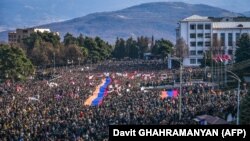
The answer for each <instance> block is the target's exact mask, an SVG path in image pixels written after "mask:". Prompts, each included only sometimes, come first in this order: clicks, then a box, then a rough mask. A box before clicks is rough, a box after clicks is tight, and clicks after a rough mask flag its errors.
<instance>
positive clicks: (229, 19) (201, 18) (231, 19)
mask: <svg viewBox="0 0 250 141" xmlns="http://www.w3.org/2000/svg"><path fill="white" fill-rule="evenodd" d="M181 21H211V22H250V17H243V16H241V17H205V16H199V15H192V16H190V17H187V18H185V19H183V20H181Z"/></svg>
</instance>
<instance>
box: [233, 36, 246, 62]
mask: <svg viewBox="0 0 250 141" xmlns="http://www.w3.org/2000/svg"><path fill="white" fill-rule="evenodd" d="M237 46H238V47H239V48H238V49H237V50H236V54H235V56H236V59H235V61H236V62H241V61H244V60H247V59H250V36H249V34H246V33H245V34H242V35H241V37H240V39H239V40H238V41H237Z"/></svg>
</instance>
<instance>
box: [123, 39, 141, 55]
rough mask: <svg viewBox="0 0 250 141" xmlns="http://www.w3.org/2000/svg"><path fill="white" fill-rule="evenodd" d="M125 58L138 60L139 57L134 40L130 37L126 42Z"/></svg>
mask: <svg viewBox="0 0 250 141" xmlns="http://www.w3.org/2000/svg"><path fill="white" fill-rule="evenodd" d="M126 52H127V53H126V54H127V55H126V56H128V57H130V58H133V59H135V58H138V57H139V56H138V55H139V48H138V45H137V43H136V41H135V40H133V38H132V37H130V38H128V39H127V41H126Z"/></svg>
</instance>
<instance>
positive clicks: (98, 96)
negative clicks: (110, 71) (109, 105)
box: [84, 77, 111, 106]
mask: <svg viewBox="0 0 250 141" xmlns="http://www.w3.org/2000/svg"><path fill="white" fill-rule="evenodd" d="M110 83H111V78H110V77H106V78H105V79H103V80H102V83H101V84H100V85H98V86H97V87H96V90H95V91H94V92H93V95H92V96H90V97H89V98H88V99H87V100H86V101H85V103H84V105H88V106H98V105H100V104H101V103H102V101H103V98H104V97H105V96H106V95H107V89H108V85H109V84H110Z"/></svg>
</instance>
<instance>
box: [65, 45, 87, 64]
mask: <svg viewBox="0 0 250 141" xmlns="http://www.w3.org/2000/svg"><path fill="white" fill-rule="evenodd" d="M64 49H65V50H64V53H65V54H64V57H65V60H71V61H72V60H73V62H75V63H76V62H78V59H79V58H80V59H81V58H83V52H82V50H81V48H80V47H79V46H77V45H69V46H66V47H65V48H64Z"/></svg>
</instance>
